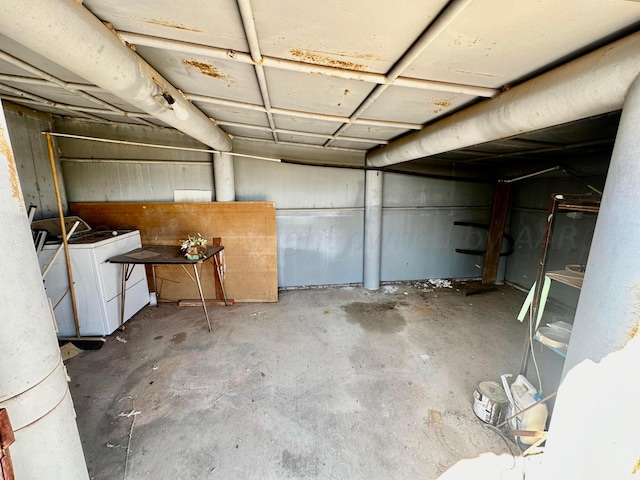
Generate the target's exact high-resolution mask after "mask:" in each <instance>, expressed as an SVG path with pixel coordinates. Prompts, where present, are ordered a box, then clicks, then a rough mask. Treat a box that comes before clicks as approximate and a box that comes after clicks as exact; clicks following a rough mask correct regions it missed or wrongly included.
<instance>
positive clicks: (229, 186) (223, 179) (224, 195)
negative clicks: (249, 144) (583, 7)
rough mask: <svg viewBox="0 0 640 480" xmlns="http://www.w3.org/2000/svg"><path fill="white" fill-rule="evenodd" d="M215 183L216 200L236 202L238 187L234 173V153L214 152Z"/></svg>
mask: <svg viewBox="0 0 640 480" xmlns="http://www.w3.org/2000/svg"><path fill="white" fill-rule="evenodd" d="M213 184H214V188H215V193H216V202H235V200H236V187H235V176H234V173H233V155H231V154H230V153H221V152H215V153H214V154H213Z"/></svg>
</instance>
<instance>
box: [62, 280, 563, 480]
mask: <svg viewBox="0 0 640 480" xmlns="http://www.w3.org/2000/svg"><path fill="white" fill-rule="evenodd" d="M465 288H466V287H465V285H455V286H454V288H451V289H449V288H442V289H433V288H431V287H427V286H426V285H425V284H396V285H387V286H384V287H382V288H381V289H380V291H378V292H370V291H366V290H364V289H363V288H361V287H334V288H317V289H302V290H285V291H281V292H280V301H279V302H278V303H274V304H255V303H254V304H236V305H234V306H232V307H210V313H211V316H212V319H213V333H208V332H207V328H206V321H205V319H204V315H203V313H202V310H201V309H200V308H197V307H178V306H176V305H175V304H162V303H161V304H160V306H159V307H146V308H145V309H143V310H142V311H141V312H140V313H138V314H137V315H136V316H135V317H134V318H133V319H132V320H131V321H129V322H128V323H127V328H126V330H125V331H124V332H118V333H117V334H113V335H112V336H110V337H108V339H107V343H106V345H105V346H104V347H103V348H102V349H100V350H93V351H92V350H87V351H84V352H83V353H81V354H80V355H78V356H76V357H74V358H71V359H69V360H67V362H66V364H67V368H68V373H69V375H70V377H71V383H70V387H71V392H72V395H73V399H74V402H75V407H76V411H77V415H78V427H79V431H80V436H81V438H82V441H83V447H84V451H85V456H86V459H87V464H88V467H89V473H90V476H91V478H92V479H95V480H107V479H109V480H111V479H121V478H122V479H143V478H144V479H154V480H162V479H180V480H186V479H208V478H220V479H280V478H300V479H302V478H318V479H367V480H370V479H418V478H420V479H426V480H429V479H438V478H440V479H442V480H444V479H453V478H461V479H462V478H470V475H469V473H468V470H470V471H473V472H474V477H473V478H475V479H478V478H485V477H482V476H481V475H479V472H480V470H479V467H478V464H477V462H479V461H480V460H483V459H484V460H488V461H490V462H492V466H487V467H485V468H484V469H483V471H484V472H486V475H487V476H486V478H503V479H509V478H514V479H515V478H519V479H521V478H522V470H523V468H525V467H523V464H522V463H521V459H520V458H514V457H513V455H512V452H513V453H516V454H518V453H519V451H518V450H517V448H516V447H515V445H513V444H509V443H507V442H506V441H505V440H504V439H503V438H501V437H500V436H499V435H498V434H496V433H495V432H494V431H492V430H491V429H489V428H487V427H486V426H484V424H483V423H482V422H480V421H479V420H478V419H477V418H476V417H475V415H474V413H473V411H472V393H473V390H474V389H475V387H476V386H477V384H478V382H480V381H484V380H499V375H500V374H502V373H506V372H511V373H517V371H518V370H519V366H520V359H521V353H522V344H523V339H524V335H525V326H524V325H522V324H520V323H518V322H517V321H516V320H515V317H516V315H517V313H518V311H519V309H520V306H521V304H522V302H523V300H524V297H525V294H524V293H522V292H520V291H518V290H515V289H513V288H511V287H508V286H505V287H499V289H498V290H497V291H495V292H490V293H484V294H481V295H474V296H465V295H464V289H465ZM119 339H123V340H126V343H124V342H123V341H121V340H119ZM553 357H554V356H553V355H551V356H550V357H549V358H551V359H552V360H550V361H551V362H552V363H551V364H550V366H549V365H547V366H546V367H545V368H551V369H552V370H553V369H555V370H558V369H559V368H560V367H561V363H559V364H557V365H560V367H558V366H557V365H554V364H553V361H557V360H555V359H554V358H553ZM543 360H544V359H542V360H541V361H543ZM558 374H559V373H558ZM127 446H128V447H129V453H128V455H127ZM465 468H466V469H467V470H465ZM491 469H493V470H491ZM465 471H467V473H464V472H465ZM456 472H457V473H456Z"/></svg>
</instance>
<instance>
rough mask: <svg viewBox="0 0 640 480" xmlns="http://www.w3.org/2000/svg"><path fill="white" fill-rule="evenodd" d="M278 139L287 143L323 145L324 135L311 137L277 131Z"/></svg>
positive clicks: (325, 139)
mask: <svg viewBox="0 0 640 480" xmlns="http://www.w3.org/2000/svg"><path fill="white" fill-rule="evenodd" d="M278 141H280V142H288V143H303V144H305V145H324V144H325V142H326V141H327V138H326V137H324V138H323V137H311V136H307V135H293V134H290V133H282V132H278Z"/></svg>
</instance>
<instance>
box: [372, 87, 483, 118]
mask: <svg viewBox="0 0 640 480" xmlns="http://www.w3.org/2000/svg"><path fill="white" fill-rule="evenodd" d="M475 98H476V97H472V96H470V95H462V94H456V93H448V92H434V91H430V90H418V89H414V88H405V87H395V86H391V87H388V88H387V89H386V90H385V91H384V92H383V93H382V95H381V96H380V97H379V98H378V100H377V101H376V102H375V103H374V104H373V105H371V106H370V107H369V108H367V109H366V110H365V112H364V114H363V118H367V119H374V120H392V121H395V122H408V123H421V124H424V123H428V122H430V121H433V120H435V119H436V118H438V117H442V116H445V115H447V113H451V111H453V110H456V109H458V108H460V107H461V106H463V105H465V104H467V103H469V102H471V101H473V100H474V99H475Z"/></svg>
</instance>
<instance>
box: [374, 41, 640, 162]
mask: <svg viewBox="0 0 640 480" xmlns="http://www.w3.org/2000/svg"><path fill="white" fill-rule="evenodd" d="M639 73H640V33H634V34H632V35H629V36H628V37H625V38H623V39H622V40H619V41H617V42H614V43H612V44H610V45H607V46H605V47H602V48H600V49H598V50H596V51H594V52H592V53H589V54H587V55H584V56H583V57H580V58H578V59H577V60H574V61H572V62H569V63H567V64H565V65H562V66H560V67H558V68H556V69H554V70H552V71H550V72H547V73H545V74H543V75H540V76H538V77H536V78H534V79H532V80H529V81H528V82H525V83H523V84H521V85H518V86H517V87H514V88H512V89H511V90H508V91H506V92H503V93H501V94H500V95H498V96H497V97H495V98H493V99H491V100H485V101H483V102H482V103H479V104H476V105H474V106H472V107H470V108H467V109H465V110H462V111H460V112H458V113H456V114H453V115H451V116H449V117H447V118H446V119H444V120H442V121H439V122H436V123H433V124H431V125H429V126H427V127H425V128H423V129H422V130H420V131H418V132H415V133H412V134H410V135H407V136H406V137H403V138H401V139H399V140H396V141H394V142H392V143H390V144H389V145H386V146H384V147H381V148H378V149H376V150H373V151H371V152H370V153H369V154H368V155H367V166H371V167H385V166H388V165H394V164H397V163H401V162H406V161H409V160H415V159H418V158H423V157H427V156H430V155H435V154H438V153H442V152H448V151H451V150H457V149H459V148H464V147H469V146H472V145H478V144H481V143H485V142H490V141H493V140H498V139H502V138H508V137H512V136H514V135H520V134H522V133H525V132H531V131H534V130H540V129H542V128H547V127H552V126H556V125H560V124H563V123H568V122H572V121H575V120H580V119H583V118H587V117H592V116H595V115H600V114H603V113H608V112H612V111H615V110H619V109H620V108H622V104H623V101H624V98H625V96H626V94H627V91H628V89H629V87H630V86H631V83H632V82H633V80H634V79H635V78H636V77H637V76H638V74H639Z"/></svg>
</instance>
